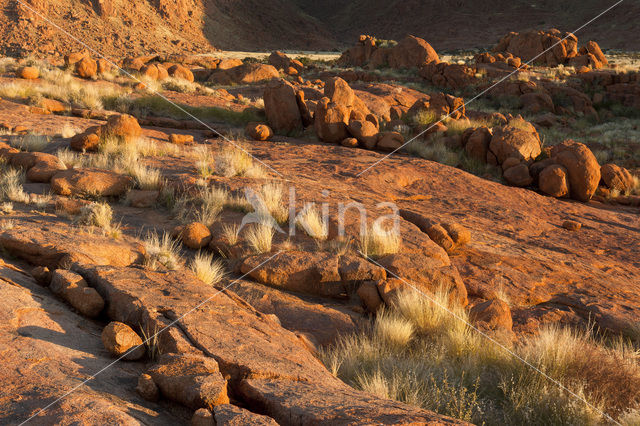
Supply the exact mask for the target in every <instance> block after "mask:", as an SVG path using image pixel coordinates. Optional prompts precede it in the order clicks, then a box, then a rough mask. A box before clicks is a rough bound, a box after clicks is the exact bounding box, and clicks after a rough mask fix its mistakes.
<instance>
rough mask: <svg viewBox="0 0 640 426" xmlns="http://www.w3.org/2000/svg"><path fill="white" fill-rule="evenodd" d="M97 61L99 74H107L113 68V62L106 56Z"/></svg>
mask: <svg viewBox="0 0 640 426" xmlns="http://www.w3.org/2000/svg"><path fill="white" fill-rule="evenodd" d="M96 63H97V64H98V74H106V73H108V72H110V71H111V69H112V66H111V62H109V61H108V60H106V59H104V58H100V59H98V60H97V61H96Z"/></svg>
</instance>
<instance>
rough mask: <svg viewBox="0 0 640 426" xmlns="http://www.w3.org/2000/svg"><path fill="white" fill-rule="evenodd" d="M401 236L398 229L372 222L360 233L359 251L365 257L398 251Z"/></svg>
mask: <svg viewBox="0 0 640 426" xmlns="http://www.w3.org/2000/svg"><path fill="white" fill-rule="evenodd" d="M401 245H402V237H401V236H400V233H399V231H398V230H395V229H393V228H391V229H384V228H383V227H382V226H380V225H378V224H374V225H373V226H372V227H370V228H369V229H367V230H366V231H365V232H364V233H363V234H362V235H360V247H359V249H360V252H361V253H362V255H363V256H366V257H380V256H384V255H387V254H394V253H398V251H400V247H401Z"/></svg>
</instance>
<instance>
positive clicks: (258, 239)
mask: <svg viewBox="0 0 640 426" xmlns="http://www.w3.org/2000/svg"><path fill="white" fill-rule="evenodd" d="M274 235H275V231H274V229H273V228H272V227H271V226H270V225H268V224H263V223H261V224H256V225H252V226H251V227H249V230H248V231H247V232H246V233H245V238H246V240H247V242H248V243H249V246H250V247H251V248H252V249H253V251H254V252H255V253H258V254H261V253H268V252H270V251H271V247H272V244H273V236H274Z"/></svg>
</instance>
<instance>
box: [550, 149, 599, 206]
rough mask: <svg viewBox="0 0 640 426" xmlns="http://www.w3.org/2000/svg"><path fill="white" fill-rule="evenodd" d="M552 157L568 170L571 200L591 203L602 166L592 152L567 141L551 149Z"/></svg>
mask: <svg viewBox="0 0 640 426" xmlns="http://www.w3.org/2000/svg"><path fill="white" fill-rule="evenodd" d="M551 157H552V158H553V159H554V160H555V162H556V163H558V164H560V165H561V166H563V167H564V168H565V169H566V170H567V173H568V175H569V190H570V193H571V198H573V199H574V200H578V201H584V202H586V201H589V200H590V199H591V197H592V196H593V194H595V192H596V189H598V184H599V183H600V165H599V164H598V160H597V159H596V157H595V156H594V155H593V153H592V152H591V150H590V149H589V148H587V146H586V145H584V144H582V143H580V142H575V141H573V140H567V141H564V142H562V143H561V144H559V145H556V146H554V147H552V148H551Z"/></svg>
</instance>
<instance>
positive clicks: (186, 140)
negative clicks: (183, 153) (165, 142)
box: [169, 133, 194, 145]
mask: <svg viewBox="0 0 640 426" xmlns="http://www.w3.org/2000/svg"><path fill="white" fill-rule="evenodd" d="M193 141H194V138H193V135H185V134H178V133H172V134H170V135H169V142H170V143H172V144H175V145H187V144H192V143H193Z"/></svg>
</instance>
